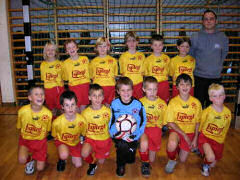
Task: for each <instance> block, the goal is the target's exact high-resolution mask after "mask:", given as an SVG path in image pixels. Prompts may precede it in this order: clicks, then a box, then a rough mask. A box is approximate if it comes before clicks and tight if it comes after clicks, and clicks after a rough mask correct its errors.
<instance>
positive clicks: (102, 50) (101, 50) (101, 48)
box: [97, 42, 109, 57]
mask: <svg viewBox="0 0 240 180" xmlns="http://www.w3.org/2000/svg"><path fill="white" fill-rule="evenodd" d="M108 50H109V47H108V45H107V43H106V42H103V43H102V44H101V45H98V46H97V52H98V54H99V56H100V57H101V56H106V55H107V51H108Z"/></svg>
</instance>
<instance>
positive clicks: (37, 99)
mask: <svg viewBox="0 0 240 180" xmlns="http://www.w3.org/2000/svg"><path fill="white" fill-rule="evenodd" d="M28 99H29V101H30V102H31V104H32V105H35V106H42V105H43V103H44V100H45V94H44V90H43V89H42V88H34V89H33V90H32V92H31V94H30V95H29V96H28Z"/></svg>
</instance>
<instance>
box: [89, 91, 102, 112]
mask: <svg viewBox="0 0 240 180" xmlns="http://www.w3.org/2000/svg"><path fill="white" fill-rule="evenodd" d="M88 98H89V100H90V101H91V105H92V108H94V109H100V108H101V107H102V102H103V100H104V95H103V91H102V90H93V91H92V92H91V94H90V95H89V96H88Z"/></svg>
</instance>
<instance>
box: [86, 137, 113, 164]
mask: <svg viewBox="0 0 240 180" xmlns="http://www.w3.org/2000/svg"><path fill="white" fill-rule="evenodd" d="M84 143H88V144H90V145H91V146H92V148H93V151H94V152H95V157H96V158H97V159H106V158H107V157H109V155H110V149H111V147H112V139H111V138H109V139H106V140H93V139H90V138H86V139H85V141H84Z"/></svg>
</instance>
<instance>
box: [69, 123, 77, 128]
mask: <svg viewBox="0 0 240 180" xmlns="http://www.w3.org/2000/svg"><path fill="white" fill-rule="evenodd" d="M75 126H76V125H75V124H72V125H70V126H68V128H71V129H74V128H75Z"/></svg>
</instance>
